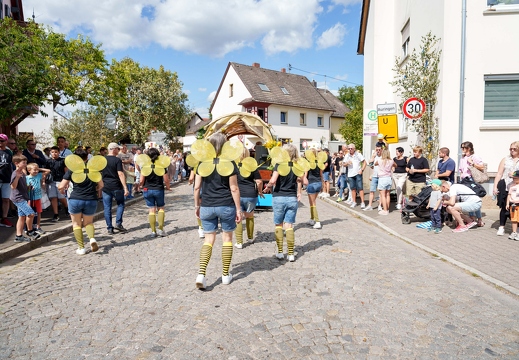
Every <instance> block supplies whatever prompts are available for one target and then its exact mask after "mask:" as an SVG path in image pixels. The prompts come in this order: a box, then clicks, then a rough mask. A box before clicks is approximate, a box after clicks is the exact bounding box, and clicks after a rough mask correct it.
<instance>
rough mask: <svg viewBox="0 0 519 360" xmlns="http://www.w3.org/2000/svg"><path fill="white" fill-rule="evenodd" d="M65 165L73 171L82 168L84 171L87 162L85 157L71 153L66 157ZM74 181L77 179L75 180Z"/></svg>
mask: <svg viewBox="0 0 519 360" xmlns="http://www.w3.org/2000/svg"><path fill="white" fill-rule="evenodd" d="M105 161H106V159H105ZM65 165H66V166H67V168H69V169H70V170H72V171H73V172H74V171H77V170H81V172H83V169H84V168H85V162H84V161H83V159H81V158H80V157H79V156H77V155H75V154H72V155H69V156H67V157H66V158H65ZM74 182H77V181H75V180H74Z"/></svg>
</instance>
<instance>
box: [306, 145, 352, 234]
mask: <svg viewBox="0 0 519 360" xmlns="http://www.w3.org/2000/svg"><path fill="white" fill-rule="evenodd" d="M305 156H306V159H307V160H308V163H309V165H310V169H309V170H308V171H306V172H305V174H304V176H303V184H304V185H305V186H306V193H307V194H308V202H309V203H310V220H309V221H308V225H311V226H313V228H314V229H320V228H322V226H321V222H320V221H319V215H318V214H317V201H316V200H317V195H319V192H320V191H321V188H322V179H323V170H322V169H323V168H324V166H325V164H324V163H325V162H326V158H327V155H326V153H325V152H324V151H321V152H319V153H317V150H316V149H309V150H306V151H305ZM341 196H342V194H341ZM339 198H341V197H339Z"/></svg>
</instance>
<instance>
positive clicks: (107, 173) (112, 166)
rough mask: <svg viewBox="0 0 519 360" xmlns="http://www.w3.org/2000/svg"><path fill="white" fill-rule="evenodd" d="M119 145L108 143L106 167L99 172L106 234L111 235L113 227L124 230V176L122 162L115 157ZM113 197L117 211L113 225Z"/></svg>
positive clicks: (126, 193)
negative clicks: (101, 178) (101, 179)
mask: <svg viewBox="0 0 519 360" xmlns="http://www.w3.org/2000/svg"><path fill="white" fill-rule="evenodd" d="M118 152H119V145H117V144H116V143H110V144H108V155H107V156H106V162H107V164H106V167H105V168H104V169H103V171H102V172H101V174H102V175H103V183H104V187H103V189H102V194H103V207H104V215H105V221H106V228H107V229H108V234H110V235H113V234H114V229H116V230H119V231H121V232H126V229H125V228H124V227H123V214H124V198H125V197H126V196H128V188H127V186H126V177H125V176H124V171H123V164H122V161H121V159H119V158H118V157H117V154H118ZM114 198H115V201H116V203H117V213H116V215H115V226H113V224H112V200H113V199H114Z"/></svg>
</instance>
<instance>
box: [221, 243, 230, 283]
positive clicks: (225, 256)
mask: <svg viewBox="0 0 519 360" xmlns="http://www.w3.org/2000/svg"><path fill="white" fill-rule="evenodd" d="M231 260H232V242H224V243H223V246H222V275H223V276H227V275H229V268H230V267H231Z"/></svg>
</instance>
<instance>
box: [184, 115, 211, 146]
mask: <svg viewBox="0 0 519 360" xmlns="http://www.w3.org/2000/svg"><path fill="white" fill-rule="evenodd" d="M207 124H209V119H206V118H203V117H201V116H200V115H199V114H198V113H197V112H195V113H194V114H193V115H192V116H191V118H190V119H189V121H188V122H187V124H186V135H185V136H183V137H182V145H183V151H184V152H186V151H190V150H191V145H192V144H193V143H194V142H195V141H196V134H197V132H198V130H200V129H201V128H202V127H204V126H206V125H207Z"/></svg>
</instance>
